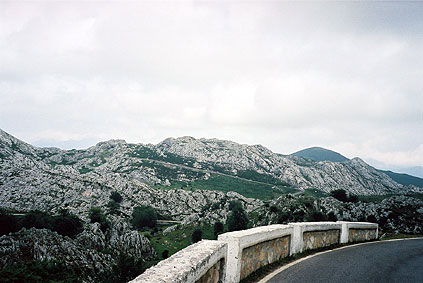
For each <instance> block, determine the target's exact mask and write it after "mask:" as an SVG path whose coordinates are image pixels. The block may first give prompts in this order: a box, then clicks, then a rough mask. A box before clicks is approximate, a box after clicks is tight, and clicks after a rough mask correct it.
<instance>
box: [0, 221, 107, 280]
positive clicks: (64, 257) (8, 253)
mask: <svg viewBox="0 0 423 283" xmlns="http://www.w3.org/2000/svg"><path fill="white" fill-rule="evenodd" d="M23 260H37V261H44V260H55V261H61V262H64V263H65V264H66V265H69V266H74V267H76V268H78V269H80V270H81V271H82V274H83V276H84V278H85V280H87V281H92V280H93V278H94V277H95V276H96V274H97V273H100V272H104V271H106V270H108V269H109V268H110V266H111V263H113V262H114V258H113V257H112V255H110V254H107V253H101V252H99V250H96V249H90V248H87V247H85V246H83V245H82V244H81V243H79V242H78V241H74V240H72V239H71V238H68V237H63V236H61V235H59V234H57V233H56V232H53V231H50V230H48V229H35V228H31V229H25V228H23V229H22V230H20V231H19V232H17V233H11V234H9V235H6V236H2V237H0V262H1V268H3V267H5V266H8V265H11V264H13V263H20V262H22V261H23Z"/></svg>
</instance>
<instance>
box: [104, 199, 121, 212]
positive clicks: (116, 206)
mask: <svg viewBox="0 0 423 283" xmlns="http://www.w3.org/2000/svg"><path fill="white" fill-rule="evenodd" d="M107 207H108V208H109V213H110V214H116V215H119V214H120V210H119V209H120V204H119V203H118V202H115V201H114V200H110V201H109V203H108V204H107Z"/></svg>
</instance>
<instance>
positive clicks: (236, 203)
mask: <svg viewBox="0 0 423 283" xmlns="http://www.w3.org/2000/svg"><path fill="white" fill-rule="evenodd" d="M238 208H241V209H242V203H241V202H240V201H237V200H233V201H231V202H230V203H229V210H231V211H234V210H236V209H238Z"/></svg>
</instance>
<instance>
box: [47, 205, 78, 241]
mask: <svg viewBox="0 0 423 283" xmlns="http://www.w3.org/2000/svg"><path fill="white" fill-rule="evenodd" d="M53 231H56V232H57V233H59V234H61V235H64V236H69V237H74V236H76V235H77V234H79V233H81V232H82V231H83V225H82V221H81V219H79V218H78V217H77V216H75V215H73V214H71V213H70V212H69V211H68V210H66V209H64V210H62V211H61V214H60V215H59V216H55V217H54V218H53Z"/></svg>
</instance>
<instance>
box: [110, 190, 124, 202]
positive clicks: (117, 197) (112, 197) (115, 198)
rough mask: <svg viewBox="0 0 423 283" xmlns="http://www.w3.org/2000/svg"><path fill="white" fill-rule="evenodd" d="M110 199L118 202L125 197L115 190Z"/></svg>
mask: <svg viewBox="0 0 423 283" xmlns="http://www.w3.org/2000/svg"><path fill="white" fill-rule="evenodd" d="M110 199H111V200H113V201H115V202H117V203H121V202H122V199H123V198H122V196H121V195H120V194H119V193H118V192H116V191H113V192H112V193H111V194H110Z"/></svg>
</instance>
